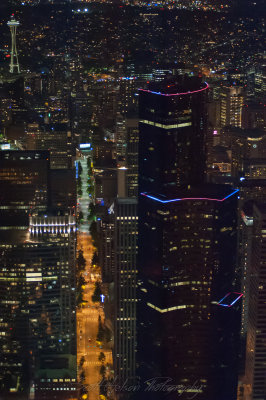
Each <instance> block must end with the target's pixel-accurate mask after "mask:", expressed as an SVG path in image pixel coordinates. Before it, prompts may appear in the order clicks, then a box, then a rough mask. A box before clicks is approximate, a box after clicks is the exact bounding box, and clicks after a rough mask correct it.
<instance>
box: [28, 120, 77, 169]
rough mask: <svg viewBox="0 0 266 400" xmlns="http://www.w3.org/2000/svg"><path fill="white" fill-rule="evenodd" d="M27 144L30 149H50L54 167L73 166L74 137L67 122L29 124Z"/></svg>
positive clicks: (66, 167) (51, 162)
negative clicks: (40, 124)
mask: <svg viewBox="0 0 266 400" xmlns="http://www.w3.org/2000/svg"><path fill="white" fill-rule="evenodd" d="M26 146H27V149H28V150H49V151H50V165H51V168H52V169H60V168H61V169H68V168H71V167H72V138H71V131H70V129H69V128H68V125H67V124H44V125H42V126H39V125H38V124H29V125H28V127H27V131H26Z"/></svg>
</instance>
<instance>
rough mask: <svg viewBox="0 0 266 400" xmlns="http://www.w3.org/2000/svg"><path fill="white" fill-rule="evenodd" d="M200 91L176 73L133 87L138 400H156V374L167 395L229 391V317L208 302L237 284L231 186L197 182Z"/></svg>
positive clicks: (232, 381)
mask: <svg viewBox="0 0 266 400" xmlns="http://www.w3.org/2000/svg"><path fill="white" fill-rule="evenodd" d="M207 89H208V84H207V83H201V81H200V80H199V79H198V78H188V77H183V78H179V79H178V81H177V82H161V83H159V84H156V85H152V86H151V87H150V88H149V90H148V91H145V90H141V91H140V125H139V171H140V172H139V212H138V213H139V240H138V246H139V257H138V269H139V275H138V278H139V280H138V285H139V299H140V301H139V305H138V313H137V326H138V329H137V338H138V366H139V374H140V376H141V377H142V379H143V381H144V382H146V385H147V386H146V389H144V392H143V393H142V396H143V398H145V399H146V398H151V399H155V398H156V399H157V398H158V399H161V398H162V393H160V391H159V392H157V393H155V392H154V389H153V384H152V383H151V380H152V378H156V377H162V380H163V381H162V382H156V383H157V384H158V383H164V382H165V380H167V379H168V377H169V379H170V380H169V381H168V385H175V386H176V390H175V391H173V392H172V393H170V394H169V395H168V396H169V398H171V399H172V398H173V399H174V398H176V396H177V395H181V394H182V393H184V392H187V395H188V396H189V395H194V396H197V398H198V399H200V400H201V399H202V400H213V399H221V400H223V399H224V398H228V399H229V398H230V399H234V398H235V396H236V384H237V376H236V373H235V372H233V371H234V368H235V367H236V361H237V356H236V343H237V329H238V325H237V321H238V320H237V317H236V316H237V315H238V314H237V312H236V310H235V309H232V308H230V307H229V308H230V309H229V308H228V309H227V307H223V306H220V305H218V303H219V301H220V300H221V299H222V298H223V297H226V298H227V297H228V296H229V298H230V296H233V297H234V295H233V294H232V293H231V292H237V290H236V289H237V288H238V282H237V280H236V279H235V268H236V244H237V239H236V232H237V229H236V228H237V214H236V210H237V192H238V190H235V189H232V188H231V187H230V186H226V185H210V184H204V183H203V182H204V173H205V143H206V111H205V110H206V108H205V106H206V95H207ZM229 293H231V294H229ZM237 296H238V295H237ZM230 304H231V303H230ZM230 304H229V305H230ZM237 307H239V305H237ZM228 321H230V322H231V323H232V325H231V327H230V323H229V322H228ZM238 322H239V321H238ZM234 349H235V350H234ZM226 354H227V356H226ZM229 354H230V355H229ZM147 381H149V382H150V384H147ZM219 381H220V382H221V381H222V382H223V385H221V384H220V383H219ZM224 382H226V384H225V383H224Z"/></svg>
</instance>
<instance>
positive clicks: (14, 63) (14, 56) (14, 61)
mask: <svg viewBox="0 0 266 400" xmlns="http://www.w3.org/2000/svg"><path fill="white" fill-rule="evenodd" d="M7 25H8V26H9V28H10V32H11V60H10V69H9V71H10V73H11V74H13V73H14V72H15V68H17V72H18V73H19V72H20V69H19V63H18V52H17V43H16V34H17V27H18V26H19V25H20V23H19V22H18V21H16V20H15V18H14V14H12V16H11V20H10V21H8V22H7Z"/></svg>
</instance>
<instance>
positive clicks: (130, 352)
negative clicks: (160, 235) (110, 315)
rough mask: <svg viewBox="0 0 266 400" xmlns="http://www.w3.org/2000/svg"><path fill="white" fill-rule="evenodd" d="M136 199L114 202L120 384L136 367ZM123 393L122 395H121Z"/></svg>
mask: <svg viewBox="0 0 266 400" xmlns="http://www.w3.org/2000/svg"><path fill="white" fill-rule="evenodd" d="M137 229H138V216H137V199H136V198H118V199H117V200H116V202H115V232H114V234H115V271H114V275H115V276H114V283H115V318H114V328H115V329H114V331H115V342H114V370H115V376H116V379H117V380H118V382H119V384H120V385H121V386H122V385H123V384H124V383H125V382H127V383H128V384H132V383H133V382H134V379H135V368H136V301H137V296H136V276H137V233H138V232H137ZM124 395H125V394H124Z"/></svg>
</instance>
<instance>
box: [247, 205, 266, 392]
mask: <svg viewBox="0 0 266 400" xmlns="http://www.w3.org/2000/svg"><path fill="white" fill-rule="evenodd" d="M265 250H266V205H265V203H264V204H256V205H254V225H253V240H252V264H251V265H252V267H251V275H250V285H249V299H250V301H249V309H248V321H247V348H246V379H245V383H246V385H247V386H246V388H245V389H246V391H247V393H249V397H247V398H248V399H252V400H262V399H265V396H266V383H265V362H266V357H265V335H266V315H265Z"/></svg>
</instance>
